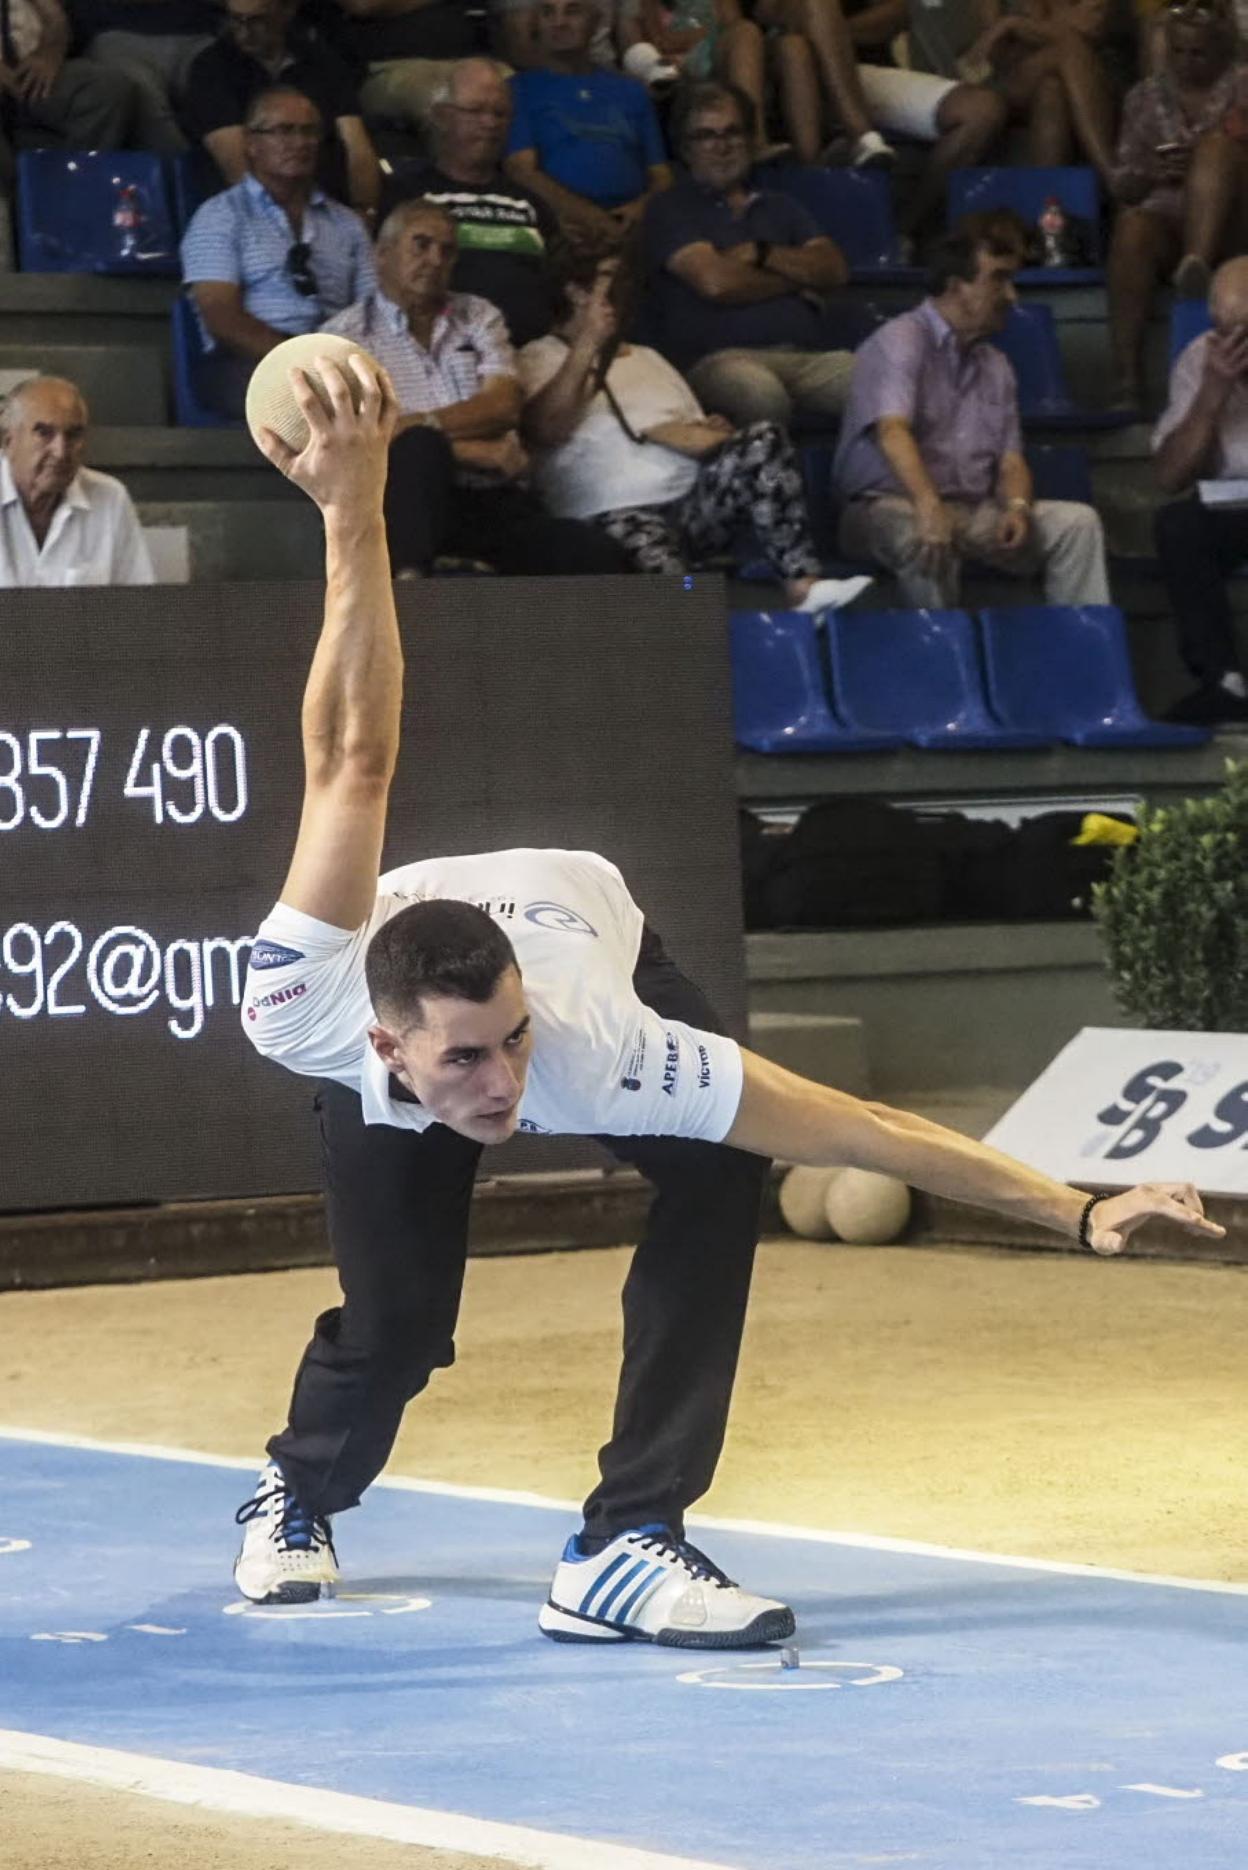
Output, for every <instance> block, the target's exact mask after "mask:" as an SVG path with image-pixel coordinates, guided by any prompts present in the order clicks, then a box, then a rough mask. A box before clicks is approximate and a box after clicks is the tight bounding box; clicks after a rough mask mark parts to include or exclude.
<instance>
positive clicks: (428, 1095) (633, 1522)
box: [235, 356, 1222, 1648]
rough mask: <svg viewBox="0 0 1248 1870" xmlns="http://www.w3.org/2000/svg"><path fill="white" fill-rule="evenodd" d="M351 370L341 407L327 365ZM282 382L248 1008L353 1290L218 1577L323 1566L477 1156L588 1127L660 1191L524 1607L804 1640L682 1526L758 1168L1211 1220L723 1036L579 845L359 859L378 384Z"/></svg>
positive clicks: (980, 1198) (380, 1460) (629, 1625)
mask: <svg viewBox="0 0 1248 1870" xmlns="http://www.w3.org/2000/svg"><path fill="white" fill-rule="evenodd" d="M347 369H349V370H350V371H351V372H352V373H353V374H354V376H355V377H356V378H357V379H358V384H357V385H356V395H355V399H354V400H355V401H357V402H358V403H359V408H358V411H357V410H356V409H355V408H354V407H353V397H352V394H351V386H350V385H349V383H348V380H347V377H346V376H345V375H344V374H343V371H344V370H347ZM322 377H323V381H324V383H325V385H326V389H327V394H328V401H329V407H328V408H327V407H325V406H324V405H323V404H322V402H321V400H320V399H319V397H318V396H317V395H316V394H315V393H314V391H313V388H312V385H311V384H310V383H309V381H308V380H307V379H306V378H305V377H304V376H303V375H302V374H301V373H299V372H295V373H293V374H292V385H293V389H294V395H295V398H296V401H297V402H298V404H299V407H300V408H301V409H302V411H303V413H304V415H305V417H306V419H307V423H308V427H309V430H310V436H309V440H308V442H307V444H306V446H305V447H304V448H303V449H302V451H301V452H300V453H298V454H296V453H295V452H294V451H293V450H292V449H291V448H290V447H289V446H287V444H285V443H284V442H282V441H281V440H280V439H279V438H278V437H277V435H276V434H275V433H273V432H272V431H271V430H266V431H263V432H262V434H261V435H260V437H259V440H260V445H261V446H262V448H263V449H264V452H265V453H266V454H267V456H268V458H269V460H270V461H272V462H273V463H274V465H275V466H277V467H278V468H280V469H281V471H282V472H283V473H284V474H285V475H287V476H288V478H289V479H291V480H292V481H294V482H295V483H296V485H297V486H299V487H302V488H303V489H304V491H305V492H306V493H308V494H309V495H311V497H312V499H314V500H315V501H316V503H317V505H318V506H319V507H320V509H321V512H322V514H323V516H324V522H325V541H326V577H327V586H328V588H327V591H326V599H325V621H324V627H323V629H322V632H321V637H320V641H319V642H318V644H317V648H316V652H315V655H314V657H313V661H312V669H311V673H310V675H309V677H308V684H307V690H306V693H305V695H304V702H303V745H304V755H305V762H306V790H305V795H304V803H303V815H302V818H301V820H300V825H299V834H298V839H297V842H296V845H295V851H294V856H293V859H292V861H291V866H290V870H289V872H288V874H287V877H286V880H285V883H284V884H283V886H282V891H281V897H280V900H279V902H278V904H277V906H276V908H275V909H274V910H273V912H272V914H271V915H270V916H269V917H267V919H266V920H265V922H264V923H263V925H262V926H261V928H260V931H259V934H258V935H257V938H256V941H255V944H254V946H253V948H252V952H251V964H250V968H249V972H248V976H247V990H246V994H245V1006H244V1015H245V1017H244V1029H245V1031H246V1033H247V1036H248V1038H250V1039H251V1040H252V1042H253V1044H255V1045H256V1046H257V1047H258V1049H259V1050H260V1051H261V1052H263V1053H264V1054H265V1055H266V1056H268V1057H270V1058H274V1059H277V1060H278V1061H279V1062H280V1063H281V1064H283V1065H286V1066H288V1067H289V1068H290V1069H291V1070H292V1071H297V1072H302V1073H306V1074H308V1075H311V1076H313V1077H317V1078H320V1079H321V1080H323V1081H324V1082H323V1083H322V1086H321V1090H320V1093H319V1096H318V1099H317V1104H318V1108H319V1111H320V1118H321V1131H322V1139H323V1146H324V1157H325V1180H326V1189H327V1213H328V1217H329V1226H330V1233H331V1238H332V1242H333V1246H334V1252H335V1258H336V1260H337V1264H338V1269H339V1275H340V1278H341V1282H342V1290H343V1303H342V1304H341V1306H335V1307H334V1308H333V1309H332V1310H330V1311H328V1312H326V1313H324V1314H323V1315H322V1317H321V1318H319V1319H318V1320H317V1323H316V1329H315V1335H314V1336H313V1339H312V1342H311V1344H310V1345H309V1346H308V1349H307V1351H306V1353H305V1355H304V1359H303V1362H302V1364H301V1366H300V1368H299V1372H298V1374H297V1376H296V1379H295V1386H294V1393H293V1396H292V1399H291V1405H290V1419H289V1422H288V1424H287V1426H286V1428H285V1429H283V1430H282V1432H281V1433H280V1434H278V1435H276V1436H274V1438H273V1439H272V1441H270V1443H269V1446H268V1454H269V1457H270V1458H269V1462H268V1464H267V1465H266V1466H265V1467H264V1469H263V1470H262V1472H261V1475H260V1481H259V1485H258V1486H257V1489H256V1492H255V1495H254V1497H253V1498H252V1499H251V1500H249V1501H248V1502H247V1503H246V1505H245V1506H244V1507H242V1508H241V1509H240V1512H239V1515H238V1518H239V1522H240V1523H241V1524H242V1525H243V1526H244V1527H245V1533H244V1539H243V1547H242V1551H241V1553H240V1555H239V1559H238V1564H237V1567H236V1570H235V1577H236V1580H237V1582H238V1586H239V1589H240V1590H241V1591H242V1592H243V1593H244V1595H245V1596H247V1597H249V1598H251V1599H253V1600H255V1601H257V1602H262V1603H292V1602H306V1601H308V1600H309V1599H313V1598H315V1597H317V1596H318V1595H319V1594H320V1592H321V1591H322V1590H323V1589H326V1588H332V1585H333V1583H334V1581H335V1579H336V1577H337V1571H336V1560H335V1556H334V1549H333V1545H332V1542H331V1533H330V1521H331V1518H332V1516H333V1515H334V1514H335V1513H338V1512H341V1511H342V1510H344V1509H345V1508H347V1507H351V1506H354V1505H356V1504H357V1503H358V1501H359V1499H360V1496H361V1494H362V1493H363V1492H364V1490H365V1489H366V1488H367V1487H368V1486H369V1485H370V1483H371V1482H372V1481H373V1480H374V1479H375V1478H376V1476H377V1475H378V1474H379V1473H380V1471H381V1469H382V1467H383V1466H384V1464H385V1462H386V1459H387V1457H388V1455H389V1452H390V1449H391V1447H392V1445H393V1442H394V1438H395V1435H396V1434H397V1432H398V1427H399V1423H400V1420H401V1418H402V1414H403V1410H404V1408H405V1406H406V1404H407V1402H408V1401H409V1399H410V1398H411V1397H413V1396H415V1395H417V1394H418V1393H419V1391H420V1390H422V1389H423V1388H424V1386H425V1384H426V1383H427V1382H428V1379H429V1376H430V1374H431V1372H432V1371H433V1370H434V1369H436V1368H438V1367H440V1366H445V1365H448V1364H450V1363H451V1362H452V1361H453V1358H454V1342H453V1338H454V1329H455V1320H456V1314H457V1311H458V1306H459V1296H460V1287H461V1283H462V1279H463V1271H464V1257H465V1250H466V1239H467V1227H468V1211H469V1204H470V1199H471V1193H472V1184H473V1178H474V1174H475V1171H476V1166H477V1161H478V1158H479V1156H480V1153H481V1150H482V1148H483V1146H484V1145H486V1144H488V1143H501V1142H503V1141H504V1140H505V1139H506V1138H507V1137H509V1136H511V1135H512V1134H513V1132H515V1131H516V1130H518V1129H519V1130H530V1131H541V1132H557V1133H564V1134H569V1133H576V1134H587V1135H593V1136H597V1137H599V1138H600V1139H601V1140H602V1141H603V1142H604V1143H606V1145H607V1147H608V1148H610V1149H612V1150H613V1151H614V1152H615V1154H616V1155H618V1156H619V1157H620V1158H621V1159H623V1160H625V1161H627V1162H629V1163H632V1164H635V1165H636V1166H637V1167H638V1168H639V1169H640V1170H641V1171H642V1172H643V1174H645V1175H646V1176H647V1177H648V1178H649V1179H650V1180H651V1181H652V1182H653V1184H654V1185H655V1188H656V1197H655V1202H654V1205H653V1208H652V1210H651V1214H650V1217H649V1222H648V1226H647V1230H646V1235H645V1238H644V1239H643V1241H642V1243H641V1245H640V1246H639V1247H638V1249H637V1253H636V1256H635V1258H634V1261H633V1265H632V1268H631V1271H630V1273H629V1277H628V1280H627V1282H626V1285H625V1290H624V1362H623V1368H622V1371H621V1376H620V1387H619V1394H618V1398H617V1403H616V1410H615V1419H614V1423H613V1428H612V1435H611V1439H610V1441H609V1442H608V1443H607V1445H606V1447H605V1448H604V1449H603V1450H602V1452H601V1455H600V1458H599V1459H600V1469H601V1479H600V1482H599V1485H598V1486H597V1488H596V1489H595V1490H594V1492H593V1493H592V1494H591V1496H590V1498H589V1500H588V1501H587V1502H586V1504H585V1510H584V1526H583V1528H582V1530H581V1531H580V1532H579V1533H577V1534H576V1535H575V1536H574V1537H573V1538H571V1539H570V1540H569V1541H568V1544H567V1546H566V1547H565V1549H564V1552H563V1555H562V1558H561V1559H560V1561H559V1563H558V1564H557V1566H556V1568H555V1575H554V1580H553V1582H552V1584H551V1589H550V1595H549V1597H548V1599H547V1601H546V1603H545V1604H544V1605H543V1606H542V1608H541V1611H540V1613H539V1617H538V1621H539V1625H540V1627H541V1629H542V1630H543V1631H545V1633H546V1634H547V1635H548V1636H552V1637H555V1638H556V1639H559V1640H563V1641H596V1642H603V1641H620V1640H623V1639H636V1640H644V1641H649V1642H658V1643H671V1644H680V1645H685V1646H689V1647H703V1648H740V1647H746V1646H749V1645H753V1644H758V1643H765V1642H773V1641H777V1640H780V1639H783V1638H785V1637H787V1636H789V1635H791V1634H792V1631H793V1614H792V1612H791V1611H790V1610H789V1609H788V1607H787V1606H786V1605H784V1604H780V1603H777V1602H775V1601H774V1600H772V1599H769V1598H765V1597H758V1596H755V1595H753V1594H752V1593H751V1592H749V1591H746V1590H743V1589H741V1588H740V1587H739V1586H737V1585H736V1584H734V1583H732V1582H731V1581H730V1580H729V1579H728V1578H727V1577H725V1575H724V1574H723V1572H722V1571H720V1570H719V1568H718V1567H717V1566H716V1565H714V1564H713V1563H712V1562H711V1560H710V1559H708V1558H707V1557H706V1556H705V1555H704V1554H703V1553H702V1552H700V1551H698V1550H697V1548H696V1547H695V1546H693V1545H691V1544H690V1543H689V1541H688V1540H687V1539H686V1537H685V1528H684V1514H685V1511H686V1509H687V1508H688V1507H689V1505H690V1504H691V1503H692V1502H693V1501H694V1500H695V1499H697V1498H698V1496H699V1495H700V1494H702V1493H703V1492H704V1491H705V1490H706V1488H707V1487H708V1486H709V1484H710V1481H711V1477H712V1475H713V1473H714V1469H715V1463H716V1461H717V1459H718V1456H719V1451H720V1446H721V1443H722V1439H723V1433H724V1425H725V1422H726V1419H727V1413H728V1405H729V1400H730V1397H731V1391H732V1383H733V1378H734V1375H735V1370H736V1362H737V1353H738V1347H739V1343H740V1337H741V1329H742V1324H743V1321H744V1315H745V1305H746V1298H747V1294H748V1289H749V1280H750V1271H751V1265H752V1260H753V1253H754V1248H755V1245H756V1242H757V1233H758V1218H759V1207H760V1199H761V1195H762V1192H763V1187H764V1183H765V1178H766V1175H767V1171H768V1167H769V1162H770V1158H771V1157H772V1156H773V1155H780V1156H783V1157H785V1158H787V1159H789V1160H790V1161H794V1162H801V1163H810V1164H815V1165H825V1164H826V1165H831V1164H838V1163H850V1164H856V1165H857V1166H859V1167H862V1168H867V1169H875V1170H879V1171H881V1172H882V1173H884V1174H886V1175H892V1176H896V1177H899V1178H900V1179H901V1180H903V1181H906V1182H909V1183H912V1184H914V1185H917V1186H918V1187H920V1188H926V1189H930V1190H932V1191H934V1192H936V1193H939V1194H942V1195H947V1196H951V1197H953V1198H954V1199H956V1200H959V1201H964V1202H972V1203H976V1204H979V1205H980V1206H983V1207H986V1208H991V1209H995V1210H997V1211H999V1212H1001V1213H1006V1214H1012V1215H1016V1216H1020V1217H1024V1218H1026V1219H1028V1220H1031V1221H1037V1222H1040V1223H1042V1224H1044V1225H1045V1226H1048V1227H1052V1228H1054V1229H1056V1230H1057V1231H1058V1232H1059V1233H1064V1234H1066V1235H1068V1236H1069V1237H1071V1238H1072V1239H1076V1238H1082V1239H1084V1240H1085V1241H1086V1243H1087V1244H1088V1245H1090V1246H1091V1247H1092V1249H1093V1250H1094V1251H1095V1252H1098V1253H1106V1254H1108V1253H1117V1252H1118V1251H1120V1249H1121V1248H1122V1246H1123V1244H1124V1243H1125V1241H1126V1239H1127V1238H1128V1236H1129V1235H1130V1233H1131V1231H1132V1230H1133V1229H1134V1228H1135V1227H1136V1226H1138V1225H1139V1224H1140V1222H1142V1221H1144V1220H1146V1219H1148V1218H1149V1217H1150V1216H1164V1217H1166V1218H1168V1219H1170V1220H1171V1221H1173V1223H1174V1224H1175V1225H1176V1226H1177V1227H1181V1228H1183V1229H1184V1230H1186V1231H1187V1232H1190V1233H1195V1234H1219V1233H1221V1232H1222V1230H1221V1229H1220V1228H1219V1227H1217V1226H1216V1225H1215V1224H1214V1223H1213V1222H1211V1221H1208V1220H1206V1219H1205V1218H1204V1216H1203V1214H1202V1212H1201V1204H1200V1198H1199V1196H1198V1195H1197V1193H1196V1191H1195V1189H1193V1188H1189V1187H1177V1186H1176V1187H1170V1186H1167V1187H1161V1186H1149V1187H1143V1188H1136V1189H1132V1190H1131V1191H1130V1192H1128V1193H1127V1194H1122V1195H1116V1196H1113V1197H1111V1198H1106V1199H1103V1200H1101V1201H1100V1202H1099V1203H1097V1204H1096V1205H1095V1207H1093V1208H1091V1209H1089V1206H1088V1203H1087V1200H1086V1198H1085V1196H1084V1195H1082V1194H1081V1193H1079V1192H1078V1191H1077V1190H1074V1189H1071V1188H1066V1187H1063V1186H1062V1185H1060V1184H1059V1183H1056V1182H1053V1181H1050V1180H1049V1178H1048V1177H1047V1176H1044V1175H1041V1174H1039V1173H1037V1172H1036V1171H1035V1170H1033V1169H1029V1168H1026V1167H1024V1166H1023V1165H1022V1164H1021V1163H1017V1162H1014V1161H1012V1160H1011V1159H1010V1158H1009V1157H1007V1156H1003V1155H1000V1154H998V1153H997V1152H995V1151H994V1150H991V1149H986V1148H984V1147H983V1146H982V1145H980V1144H977V1143H974V1142H971V1141H969V1140H967V1139H966V1138H965V1137H962V1136H958V1135H955V1134H954V1133H953V1132H951V1131H948V1130H944V1129H941V1128H940V1127H939V1126H938V1125H936V1124H932V1123H928V1122H925V1121H923V1120H922V1119H921V1118H918V1117H912V1116H908V1115H906V1114H904V1113H903V1112H900V1111H895V1110H890V1109H887V1108H885V1107H884V1106H882V1105H878V1104H869V1103H863V1102H860V1101H859V1100H858V1099H857V1098H853V1097H848V1096H846V1095H844V1094H843V1093H841V1092H838V1091H833V1090H829V1089H828V1088H826V1087H825V1086H823V1085H818V1084H812V1083H809V1082H807V1081H806V1080H805V1079H803V1078H800V1077H797V1076H795V1075H794V1074H793V1073H791V1072H788V1071H785V1070H783V1069H782V1068H781V1067H780V1066H778V1065H774V1064H771V1063H769V1062H768V1061H766V1060H765V1059H761V1058H757V1057H755V1056H754V1055H753V1054H752V1053H750V1052H747V1051H744V1050H743V1049H742V1048H741V1047H740V1046H738V1045H736V1044H735V1043H734V1042H733V1041H732V1040H731V1039H729V1038H727V1037H726V1036H725V1035H724V1034H723V1032H722V1031H721V1030H720V1027H719V1022H718V1020H717V1019H716V1017H715V1015H714V1013H713V1011H712V1010H711V1008H710V1006H709V1005H708V1004H707V1002H706V1001H705V999H704V998H703V996H702V995H701V993H700V992H699V991H698V989H697V988H696V987H695V986H694V985H693V984H692V983H691V982H690V981H688V980H686V979H685V978H684V976H683V975H682V974H681V973H680V972H679V971H678V969H677V968H676V967H675V966H674V965H673V963H672V962H671V961H670V960H669V959H668V958H667V956H666V955H665V954H664V952H663V948H662V944H661V942H660V941H659V939H658V937H657V935H655V934H654V932H653V931H652V930H650V929H648V928H647V927H646V925H645V922H644V919H643V917H642V913H641V911H640V909H639V908H638V907H637V905H636V903H634V901H633V899H632V897H631V896H630V895H629V892H628V888H627V885H626V884H625V882H624V879H623V878H622V877H621V875H620V873H619V871H618V870H616V869H615V867H614V866H613V865H612V864H611V863H609V862H608V861H607V860H606V859H605V858H603V857H600V856H597V855H595V854H594V853H593V852H589V851H558V850H508V851H491V852H487V853H484V854H482V855H480V856H471V857H450V858H433V859H430V860H428V861H425V862H421V863H413V864H408V865H405V866H403V867H402V868H400V869H397V870H392V871H390V872H388V873H387V874H386V875H384V876H379V874H378V873H379V868H380V859H381V849H382V840H383V835H384V831H385V821H386V803H387V796H388V793H389V788H390V782H391V778H392V775H393V773H394V769H395V764H396V761H397V758H398V751H399V718H400V696H401V690H402V679H403V657H402V650H401V646H400V640H399V631H398V624H397V620H396V616H395V608H394V600H393V593H392V589H391V583H390V568H389V562H388V559H387V555H386V536H385V527H384V524H383V520H382V494H383V490H384V485H385V478H386V454H387V449H388V446H389V442H390V439H391V436H392V434H393V432H394V427H395V420H396V410H395V402H394V396H393V392H392V390H391V388H390V385H389V383H388V381H387V379H386V378H385V376H384V373H381V372H379V371H378V370H377V368H376V366H375V365H373V364H372V363H371V362H370V361H369V360H367V359H365V358H363V357H359V356H357V357H354V358H352V359H351V360H350V361H349V364H347V365H345V366H343V368H342V369H340V368H338V367H337V366H334V365H332V364H328V363H326V364H325V365H324V366H323V369H322Z"/></svg>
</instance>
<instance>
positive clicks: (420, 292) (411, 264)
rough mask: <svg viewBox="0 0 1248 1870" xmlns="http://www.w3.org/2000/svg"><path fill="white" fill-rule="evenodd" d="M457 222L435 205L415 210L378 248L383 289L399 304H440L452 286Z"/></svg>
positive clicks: (456, 251) (378, 265) (379, 274)
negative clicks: (422, 210) (419, 211)
mask: <svg viewBox="0 0 1248 1870" xmlns="http://www.w3.org/2000/svg"><path fill="white" fill-rule="evenodd" d="M457 253H458V248H457V246H456V241H455V223H454V221H452V220H451V219H450V217H449V216H448V215H445V214H442V213H440V212H439V210H438V209H436V208H430V209H429V211H428V212H427V213H424V212H422V213H420V214H415V215H413V216H412V217H411V219H410V220H408V221H406V222H405V223H404V224H403V226H402V227H401V228H400V230H399V232H398V233H397V234H395V235H394V237H393V238H392V239H388V240H385V241H384V242H383V243H382V244H381V245H380V246H379V247H378V249H377V277H378V279H379V281H380V283H381V289H382V291H383V292H384V293H385V295H386V297H387V298H388V299H393V300H394V303H395V304H396V305H404V306H407V305H412V306H419V307H422V308H425V307H430V306H436V305H441V304H442V302H443V301H444V300H445V298H446V295H447V293H448V292H449V291H450V289H451V274H452V272H453V271H454V270H455V259H456V255H457Z"/></svg>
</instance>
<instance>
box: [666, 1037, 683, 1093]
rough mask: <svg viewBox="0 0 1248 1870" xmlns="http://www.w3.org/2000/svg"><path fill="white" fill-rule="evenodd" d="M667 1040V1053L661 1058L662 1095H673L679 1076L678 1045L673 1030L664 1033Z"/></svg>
mask: <svg viewBox="0 0 1248 1870" xmlns="http://www.w3.org/2000/svg"><path fill="white" fill-rule="evenodd" d="M663 1037H664V1038H665V1039H666V1041H667V1054H666V1056H665V1058H664V1060H663V1095H664V1097H675V1095H676V1080H677V1078H679V1076H680V1046H679V1044H678V1043H677V1039H676V1035H675V1033H673V1032H666V1033H664V1035H663Z"/></svg>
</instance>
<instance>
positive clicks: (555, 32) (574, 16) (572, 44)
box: [537, 0, 596, 58]
mask: <svg viewBox="0 0 1248 1870" xmlns="http://www.w3.org/2000/svg"><path fill="white" fill-rule="evenodd" d="M595 18H596V15H595V12H594V9H593V8H592V7H590V6H588V5H587V4H586V0H541V5H540V6H539V7H538V9H537V43H538V45H539V46H540V48H541V50H542V51H543V52H548V53H554V54H555V55H556V56H557V57H560V58H567V57H569V56H574V55H576V54H578V53H581V52H585V51H587V50H588V49H589V42H590V40H591V39H592V38H593V36H594V21H595Z"/></svg>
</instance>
